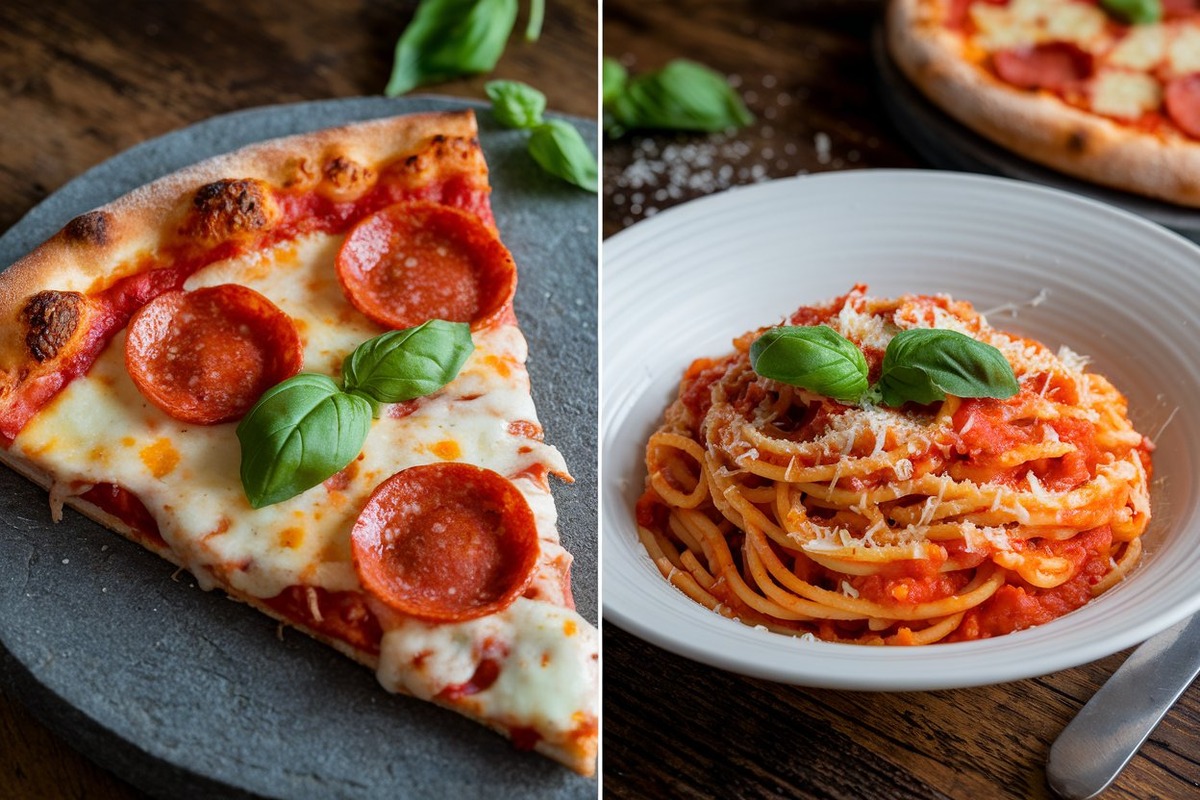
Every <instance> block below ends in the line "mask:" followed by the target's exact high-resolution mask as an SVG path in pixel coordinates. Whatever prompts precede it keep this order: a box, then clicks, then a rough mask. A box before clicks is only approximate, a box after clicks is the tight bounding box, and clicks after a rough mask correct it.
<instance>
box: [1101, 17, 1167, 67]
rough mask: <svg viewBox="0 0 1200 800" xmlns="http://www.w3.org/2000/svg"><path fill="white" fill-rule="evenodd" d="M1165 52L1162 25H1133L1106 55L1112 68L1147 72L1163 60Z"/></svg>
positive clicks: (1164, 31) (1164, 35) (1164, 34)
mask: <svg viewBox="0 0 1200 800" xmlns="http://www.w3.org/2000/svg"><path fill="white" fill-rule="evenodd" d="M1166 52H1167V35H1166V29H1165V28H1164V27H1163V26H1162V25H1135V26H1134V27H1132V28H1130V30H1129V33H1128V34H1126V36H1125V38H1123V39H1122V40H1121V41H1119V42H1118V43H1117V45H1116V47H1114V48H1113V49H1112V51H1111V52H1110V53H1109V54H1108V63H1109V64H1110V65H1111V66H1114V67H1127V68H1129V69H1139V70H1149V69H1151V68H1153V67H1155V66H1157V65H1158V62H1160V61H1162V60H1163V57H1164V56H1165V55H1166Z"/></svg>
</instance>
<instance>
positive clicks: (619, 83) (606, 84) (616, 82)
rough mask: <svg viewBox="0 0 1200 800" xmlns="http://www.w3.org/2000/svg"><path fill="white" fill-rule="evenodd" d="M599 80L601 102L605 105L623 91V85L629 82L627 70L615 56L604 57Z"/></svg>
mask: <svg viewBox="0 0 1200 800" xmlns="http://www.w3.org/2000/svg"><path fill="white" fill-rule="evenodd" d="M601 80H602V82H601V87H602V88H601V93H602V96H603V104H604V105H606V106H607V105H608V104H609V103H611V102H612V101H613V100H615V99H617V97H618V96H619V95H620V94H621V93H622V92H624V91H625V85H626V84H627V83H629V71H628V70H627V69H625V67H623V66H621V62H619V61H617V60H616V59H615V58H605V59H604V74H603V77H602V79H601Z"/></svg>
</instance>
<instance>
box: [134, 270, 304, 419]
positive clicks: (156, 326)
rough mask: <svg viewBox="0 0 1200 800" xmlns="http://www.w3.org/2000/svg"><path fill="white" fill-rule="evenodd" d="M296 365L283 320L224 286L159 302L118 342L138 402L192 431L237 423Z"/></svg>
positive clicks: (300, 353)
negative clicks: (143, 400) (122, 346)
mask: <svg viewBox="0 0 1200 800" xmlns="http://www.w3.org/2000/svg"><path fill="white" fill-rule="evenodd" d="M303 359H304V350H303V347H302V345H301V343H300V335H299V334H298V333H297V332H296V326H295V324H294V323H293V322H292V319H291V317H289V316H288V315H287V314H284V313H283V312H282V311H280V310H279V309H278V308H277V307H276V306H275V304H274V303H272V302H271V301H270V300H268V299H267V298H265V297H263V296H262V295H261V294H259V293H258V292H255V291H253V290H252V289H247V288H246V287H244V286H238V285H236V284H232V283H227V284H222V285H221V286H211V287H207V288H204V289H197V290H195V291H192V292H184V291H173V292H166V293H164V294H161V295H159V296H158V297H157V298H155V299H154V300H152V301H150V302H149V303H147V304H146V305H144V306H142V307H141V308H140V309H139V310H138V311H137V313H135V314H134V315H133V317H132V318H131V319H130V320H129V328H128V330H127V333H126V339H125V366H126V368H127V369H128V371H129V376H130V377H131V378H133V382H134V383H135V384H136V385H137V387H138V390H139V391H141V393H142V395H143V396H145V398H146V399H147V400H149V401H150V402H151V403H154V405H156V406H158V407H159V408H161V409H162V410H163V411H165V412H166V413H167V414H170V415H171V416H172V417H174V418H175V419H178V420H182V421H183V422H191V423H195V424H198V425H213V424H216V423H218V422H229V421H230V420H234V419H237V418H238V417H241V416H242V415H244V414H245V413H246V412H247V411H249V410H250V407H251V406H253V405H254V404H255V403H256V402H257V401H258V398H259V397H260V396H261V395H262V393H263V392H265V391H266V390H267V389H269V388H271V387H272V386H274V385H275V384H276V383H279V382H280V381H282V380H284V379H285V378H289V377H291V376H292V375H295V374H296V373H297V372H299V371H300V365H301V362H302V361H303Z"/></svg>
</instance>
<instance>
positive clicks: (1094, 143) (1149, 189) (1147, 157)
mask: <svg viewBox="0 0 1200 800" xmlns="http://www.w3.org/2000/svg"><path fill="white" fill-rule="evenodd" d="M944 8H945V6H944V3H943V2H942V0H891V2H890V4H889V6H888V13H887V43H888V49H889V51H890V53H891V56H892V58H893V59H894V60H895V61H896V64H897V65H898V66H899V67H900V69H901V71H903V72H904V74H905V75H906V76H907V77H908V79H909V80H910V81H912V83H913V84H915V85H916V86H917V88H918V89H920V90H921V92H923V93H924V94H925V95H926V96H927V97H928V98H929V99H930V100H931V101H933V102H934V103H935V104H936V105H937V106H938V107H939V108H941V109H942V110H943V111H945V112H946V113H948V114H949V115H950V116H952V117H953V118H954V119H956V120H958V121H959V122H961V123H962V124H963V125H966V126H967V127H968V128H970V129H972V130H973V131H975V132H976V133H979V134H980V135H982V136H984V137H986V138H988V139H990V140H992V141H994V142H996V143H998V144H1000V145H1002V146H1004V147H1006V148H1008V149H1009V150H1012V151H1013V152H1014V153H1016V154H1017V155H1020V156H1022V157H1024V158H1027V159H1029V160H1030V161H1035V162H1037V163H1039V164H1043V165H1045V166H1048V167H1051V168H1053V169H1057V170H1059V171H1061V172H1065V173H1067V174H1069V175H1074V176H1075V177H1078V178H1083V179H1085V180H1089V181H1092V182H1094V183H1098V184H1102V185H1104V186H1110V187H1113V188H1115V189H1122V190H1125V191H1129V192H1135V193H1137V194H1143V195H1147V196H1150V197H1156V198H1159V199H1161V200H1167V201H1169V202H1172V203H1179V204H1181V205H1186V206H1195V207H1200V142H1196V141H1194V140H1191V139H1188V138H1186V137H1184V136H1183V135H1181V134H1179V133H1176V132H1174V131H1167V132H1164V133H1162V134H1158V133H1144V132H1141V131H1138V130H1135V129H1133V128H1130V127H1128V126H1123V125H1121V124H1120V123H1119V122H1117V121H1115V120H1111V119H1108V118H1105V117H1101V116H1098V115H1094V114H1089V113H1087V112H1085V111H1083V110H1081V109H1079V108H1076V107H1074V106H1071V105H1068V104H1066V103H1064V102H1062V101H1060V100H1059V99H1058V98H1057V97H1055V96H1053V95H1051V94H1049V93H1046V92H1031V91H1025V90H1022V89H1018V88H1016V87H1013V86H1010V85H1008V84H1006V83H1004V82H1003V81H1001V80H1000V79H999V78H996V77H994V76H993V75H991V74H990V73H989V72H987V71H986V70H983V69H981V68H980V67H978V66H976V65H975V64H974V63H972V62H971V61H970V60H968V59H967V58H966V57H965V56H964V43H963V40H962V37H961V36H959V35H958V34H956V33H954V32H953V31H951V30H949V29H947V28H946V27H945V25H944Z"/></svg>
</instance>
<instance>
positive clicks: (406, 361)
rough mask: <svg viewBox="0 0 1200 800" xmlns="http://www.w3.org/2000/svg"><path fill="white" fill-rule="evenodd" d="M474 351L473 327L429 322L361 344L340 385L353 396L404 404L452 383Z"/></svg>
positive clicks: (349, 360) (345, 367) (345, 365)
mask: <svg viewBox="0 0 1200 800" xmlns="http://www.w3.org/2000/svg"><path fill="white" fill-rule="evenodd" d="M474 349H475V345H474V344H473V343H472V342H471V329H470V326H469V325H467V324H466V323H463V322H446V321H445V320H442V319H431V320H429V321H428V322H423V323H421V324H420V325H418V326H416V327H415V328H406V329H405V330H402V331H390V332H388V333H385V334H383V335H382V336H376V337H375V338H374V339H369V340H367V341H365V342H363V343H362V344H360V345H359V346H358V347H356V348H355V349H354V352H353V353H351V354H350V355H348V356H346V360H345V361H343V362H342V382H343V384H344V385H345V391H347V392H349V393H350V394H355V395H365V396H366V397H367V398H369V399H370V400H373V401H375V402H377V403H402V402H404V401H405V400H412V399H413V398H416V397H424V396H425V395H427V394H433V393H434V392H436V391H437V390H438V389H440V388H442V387H443V386H445V385H446V384H447V383H449V382H450V381H452V380H454V376H455V375H457V374H458V371H459V370H460V369H462V365H463V364H465V363H466V362H467V358H468V357H469V356H470V355H471V352H472V351H473V350H474Z"/></svg>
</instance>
